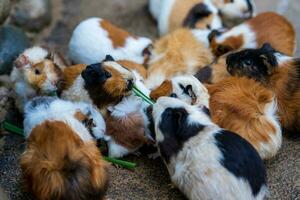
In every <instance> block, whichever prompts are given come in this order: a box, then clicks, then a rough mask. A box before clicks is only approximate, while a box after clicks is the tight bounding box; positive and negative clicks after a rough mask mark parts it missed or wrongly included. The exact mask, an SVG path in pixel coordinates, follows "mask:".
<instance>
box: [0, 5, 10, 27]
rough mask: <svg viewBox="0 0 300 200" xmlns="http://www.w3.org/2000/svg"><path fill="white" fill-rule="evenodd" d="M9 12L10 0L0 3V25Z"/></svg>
mask: <svg viewBox="0 0 300 200" xmlns="http://www.w3.org/2000/svg"><path fill="white" fill-rule="evenodd" d="M9 12H10V0H1V1H0V24H2V23H3V22H4V20H5V19H6V18H7V16H8V15H9Z"/></svg>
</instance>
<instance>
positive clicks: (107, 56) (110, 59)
mask: <svg viewBox="0 0 300 200" xmlns="http://www.w3.org/2000/svg"><path fill="white" fill-rule="evenodd" d="M107 61H115V59H114V58H113V57H112V56H111V55H106V56H105V58H104V60H103V62H107Z"/></svg>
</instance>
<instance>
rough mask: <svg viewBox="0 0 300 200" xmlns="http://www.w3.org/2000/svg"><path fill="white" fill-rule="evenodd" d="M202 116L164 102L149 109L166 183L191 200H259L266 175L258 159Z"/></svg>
mask: <svg viewBox="0 0 300 200" xmlns="http://www.w3.org/2000/svg"><path fill="white" fill-rule="evenodd" d="M207 110H208V109H207V108H206V107H205V106H199V105H198V106H191V105H188V104H187V103H185V102H183V101H180V100H179V99H175V98H170V97H161V98H159V99H158V101H157V102H156V104H154V106H153V118H154V124H155V133H156V134H155V138H156V144H157V147H158V151H159V153H160V155H161V157H162V159H163V161H164V162H165V164H166V166H167V168H168V171H169V174H170V176H171V180H172V182H173V183H174V184H175V185H176V186H177V187H178V188H179V189H180V190H181V191H182V192H183V193H184V194H185V195H186V196H187V197H188V199H191V200H198V199H203V200H208V199H220V200H228V199H236V200H237V199H247V200H253V199H259V200H262V199H264V197H265V196H266V195H267V193H268V189H267V182H266V171H265V168H264V164H263V161H262V160H261V158H260V157H259V155H258V153H257V152H256V150H255V149H254V148H253V147H252V146H251V144H249V143H248V142H247V141H246V140H245V139H243V138H242V137H240V136H239V135H238V134H235V133H233V132H230V131H227V130H224V129H222V128H220V127H219V126H218V125H216V124H215V123H214V122H212V120H211V119H210V116H209V115H208V114H207V113H208V112H207Z"/></svg>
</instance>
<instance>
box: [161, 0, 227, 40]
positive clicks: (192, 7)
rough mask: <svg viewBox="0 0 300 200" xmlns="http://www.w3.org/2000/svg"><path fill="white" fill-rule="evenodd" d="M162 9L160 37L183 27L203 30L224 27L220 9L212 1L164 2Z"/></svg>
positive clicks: (175, 0) (183, 0)
mask: <svg viewBox="0 0 300 200" xmlns="http://www.w3.org/2000/svg"><path fill="white" fill-rule="evenodd" d="M160 7H161V8H160V14H159V18H158V30H159V34H160V36H163V35H165V34H167V33H171V32H172V31H174V30H176V29H179V28H181V27H187V28H197V29H203V30H210V29H218V28H222V27H223V26H222V21H221V18H220V17H219V15H218V9H217V8H216V7H215V6H214V5H213V4H212V2H211V1H210V0H163V1H162V2H161V3H160Z"/></svg>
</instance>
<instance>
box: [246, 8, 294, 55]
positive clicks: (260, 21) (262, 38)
mask: <svg viewBox="0 0 300 200" xmlns="http://www.w3.org/2000/svg"><path fill="white" fill-rule="evenodd" d="M247 24H249V25H250V27H251V28H252V29H253V30H254V31H255V33H256V41H257V43H258V47H261V46H262V45H263V44H264V43H266V42H268V43H270V44H271V46H272V47H273V48H274V49H276V50H278V51H280V52H282V53H284V54H286V55H289V56H293V55H294V53H295V49H296V33H295V30H294V27H293V25H292V24H291V23H290V22H289V21H288V20H287V19H286V18H285V17H283V16H281V15H279V14H276V13H273V12H265V13H261V14H259V15H257V16H256V17H254V18H252V19H250V20H249V21H247Z"/></svg>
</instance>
